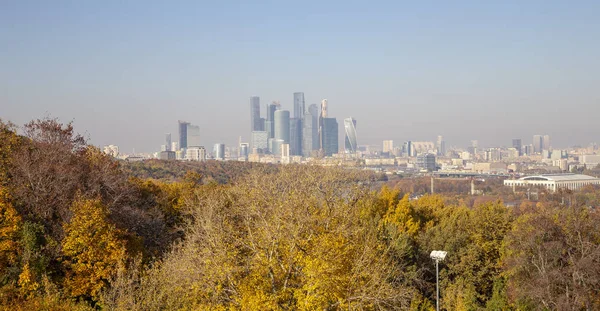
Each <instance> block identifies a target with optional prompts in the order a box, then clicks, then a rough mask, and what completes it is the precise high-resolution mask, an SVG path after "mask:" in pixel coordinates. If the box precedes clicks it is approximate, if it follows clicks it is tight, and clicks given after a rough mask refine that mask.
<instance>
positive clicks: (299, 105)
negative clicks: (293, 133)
mask: <svg viewBox="0 0 600 311" xmlns="http://www.w3.org/2000/svg"><path fill="white" fill-rule="evenodd" d="M305 111H306V109H305V107H304V93H302V92H297V93H294V118H296V119H303V118H304V112H305Z"/></svg>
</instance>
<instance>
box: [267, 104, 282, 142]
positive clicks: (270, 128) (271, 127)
mask: <svg viewBox="0 0 600 311" xmlns="http://www.w3.org/2000/svg"><path fill="white" fill-rule="evenodd" d="M279 107H280V106H279V103H278V102H272V103H270V104H267V118H266V119H265V129H264V130H265V131H266V132H267V133H268V135H269V137H268V138H273V137H275V111H276V110H277V109H278V108H279Z"/></svg>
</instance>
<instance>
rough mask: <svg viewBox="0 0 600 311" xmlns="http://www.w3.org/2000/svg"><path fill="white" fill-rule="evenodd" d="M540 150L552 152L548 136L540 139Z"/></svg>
mask: <svg viewBox="0 0 600 311" xmlns="http://www.w3.org/2000/svg"><path fill="white" fill-rule="evenodd" d="M542 150H552V145H551V144H550V135H544V136H543V137H542Z"/></svg>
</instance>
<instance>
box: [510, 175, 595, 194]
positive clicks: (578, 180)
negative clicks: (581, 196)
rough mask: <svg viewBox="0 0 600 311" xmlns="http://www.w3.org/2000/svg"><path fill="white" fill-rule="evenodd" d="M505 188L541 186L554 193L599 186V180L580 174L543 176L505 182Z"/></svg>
mask: <svg viewBox="0 0 600 311" xmlns="http://www.w3.org/2000/svg"><path fill="white" fill-rule="evenodd" d="M504 185H505V186H510V187H513V186H517V187H527V186H543V187H546V188H547V189H548V190H550V191H552V192H554V191H556V190H558V189H559V188H564V189H570V190H577V189H580V188H582V187H585V186H587V185H600V179H599V178H595V177H592V176H588V175H582V174H544V175H537V176H525V177H521V178H519V179H514V180H505V181H504Z"/></svg>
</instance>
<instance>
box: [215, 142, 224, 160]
mask: <svg viewBox="0 0 600 311" xmlns="http://www.w3.org/2000/svg"><path fill="white" fill-rule="evenodd" d="M213 154H214V157H215V159H217V160H225V144H215V146H214V147H213Z"/></svg>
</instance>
